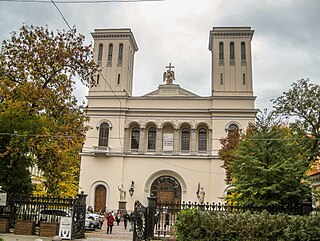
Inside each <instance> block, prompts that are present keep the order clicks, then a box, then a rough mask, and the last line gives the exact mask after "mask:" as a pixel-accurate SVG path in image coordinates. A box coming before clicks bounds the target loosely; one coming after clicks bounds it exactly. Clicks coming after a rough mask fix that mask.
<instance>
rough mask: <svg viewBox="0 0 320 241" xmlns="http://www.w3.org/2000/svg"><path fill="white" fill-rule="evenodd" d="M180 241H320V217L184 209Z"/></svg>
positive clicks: (178, 226)
mask: <svg viewBox="0 0 320 241" xmlns="http://www.w3.org/2000/svg"><path fill="white" fill-rule="evenodd" d="M176 238H177V241H194V240H197V241H213V240H217V241H232V240H239V241H264V240H279V241H284V240H290V241H295V240H297V241H304V240H308V241H310V240H320V214H310V215H306V216H293V215H287V214H269V213H268V212H266V211H264V212H260V213H251V212H249V211H248V212H243V213H225V212H207V211H206V212H203V211H200V210H196V209H190V210H182V211H181V212H180V213H179V216H178V221H177V222H176Z"/></svg>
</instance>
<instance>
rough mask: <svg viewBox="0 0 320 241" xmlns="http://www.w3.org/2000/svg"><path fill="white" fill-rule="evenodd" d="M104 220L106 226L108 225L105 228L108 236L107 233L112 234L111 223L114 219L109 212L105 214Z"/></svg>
mask: <svg viewBox="0 0 320 241" xmlns="http://www.w3.org/2000/svg"><path fill="white" fill-rule="evenodd" d="M106 219H107V225H108V227H107V234H108V233H112V226H113V222H114V217H113V215H112V212H109V213H108V214H107V217H106Z"/></svg>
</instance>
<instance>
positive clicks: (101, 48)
mask: <svg viewBox="0 0 320 241" xmlns="http://www.w3.org/2000/svg"><path fill="white" fill-rule="evenodd" d="M102 53H103V44H99V52H98V64H99V65H101V63H102Z"/></svg>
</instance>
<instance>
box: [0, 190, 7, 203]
mask: <svg viewBox="0 0 320 241" xmlns="http://www.w3.org/2000/svg"><path fill="white" fill-rule="evenodd" d="M0 206H7V193H5V192H1V193H0Z"/></svg>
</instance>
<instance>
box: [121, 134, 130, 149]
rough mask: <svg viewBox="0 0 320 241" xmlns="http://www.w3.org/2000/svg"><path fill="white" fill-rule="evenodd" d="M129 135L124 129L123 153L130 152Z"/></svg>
mask: <svg viewBox="0 0 320 241" xmlns="http://www.w3.org/2000/svg"><path fill="white" fill-rule="evenodd" d="M129 145H130V134H129V129H128V128H125V129H124V141H123V149H124V150H123V152H124V153H126V152H128V151H129V150H130V146H129Z"/></svg>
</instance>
